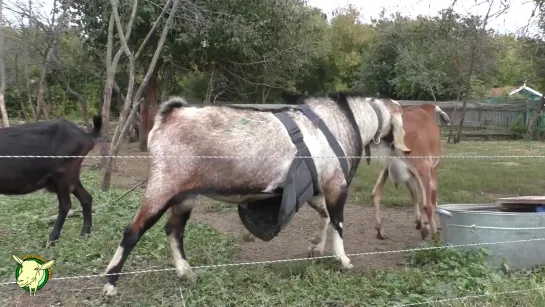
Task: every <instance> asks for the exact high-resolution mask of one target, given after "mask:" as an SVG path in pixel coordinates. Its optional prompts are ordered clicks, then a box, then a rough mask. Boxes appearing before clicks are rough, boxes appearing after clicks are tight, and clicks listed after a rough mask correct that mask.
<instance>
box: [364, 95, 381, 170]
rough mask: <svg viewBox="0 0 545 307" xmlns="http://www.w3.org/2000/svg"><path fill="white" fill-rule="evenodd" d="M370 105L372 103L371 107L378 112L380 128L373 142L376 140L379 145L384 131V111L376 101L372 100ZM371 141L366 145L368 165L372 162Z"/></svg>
mask: <svg viewBox="0 0 545 307" xmlns="http://www.w3.org/2000/svg"><path fill="white" fill-rule="evenodd" d="M369 105H371V107H372V108H373V110H374V111H375V113H376V114H377V119H378V129H377V132H375V136H374V137H373V142H375V144H377V145H378V144H379V143H380V138H379V136H380V133H381V132H382V124H383V119H382V113H381V112H380V109H379V108H378V106H377V105H376V104H375V103H374V101H370V102H369ZM377 140H378V141H377ZM370 143H371V142H369V143H367V145H365V160H367V165H369V164H370V163H371V147H370V145H369V144H370Z"/></svg>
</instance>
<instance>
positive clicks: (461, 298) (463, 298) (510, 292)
mask: <svg viewBox="0 0 545 307" xmlns="http://www.w3.org/2000/svg"><path fill="white" fill-rule="evenodd" d="M539 290H545V287H534V288H530V289H519V290H510V291H501V292H485V293H482V294H472V295H466V296H460V297H453V298H444V299H439V300H429V301H424V302H418V303H409V304H401V305H393V307H409V306H422V305H430V304H440V303H449V302H455V301H463V300H467V299H475V298H484V297H489V296H496V295H508V294H517V293H520V294H524V295H528V294H529V293H530V292H533V291H539Z"/></svg>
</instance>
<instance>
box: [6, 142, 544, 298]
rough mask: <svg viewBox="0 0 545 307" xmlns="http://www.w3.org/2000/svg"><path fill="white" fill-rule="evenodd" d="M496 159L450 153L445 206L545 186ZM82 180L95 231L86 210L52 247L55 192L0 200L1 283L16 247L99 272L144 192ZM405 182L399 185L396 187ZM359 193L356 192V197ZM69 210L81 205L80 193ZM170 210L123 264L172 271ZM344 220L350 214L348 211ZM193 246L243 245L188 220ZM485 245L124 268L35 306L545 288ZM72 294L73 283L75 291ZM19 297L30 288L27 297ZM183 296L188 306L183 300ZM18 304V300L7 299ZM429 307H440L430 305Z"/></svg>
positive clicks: (366, 185) (9, 275) (501, 147)
mask: <svg viewBox="0 0 545 307" xmlns="http://www.w3.org/2000/svg"><path fill="white" fill-rule="evenodd" d="M445 148H446V149H445V151H444V154H461V153H473V154H483V153H486V154H497V155H502V154H520V153H516V152H524V153H522V154H526V155H529V154H541V153H540V151H541V152H543V149H545V146H543V144H539V143H524V142H517V143H515V142H510V143H508V142H503V143H502V142H486V143H477V142H475V143H463V144H460V145H446V146H445ZM494 162H497V161H489V160H461V159H444V160H443V162H442V163H443V165H442V168H441V171H440V174H441V179H440V180H441V183H440V202H477V201H479V202H480V201H489V200H490V198H491V197H493V196H491V195H493V194H501V195H512V194H515V195H516V194H518V193H521V194H540V193H541V188H542V186H543V181H540V180H543V179H541V178H540V177H541V174H540V173H538V172H537V170H539V169H540V165H541V163H542V162H543V161H542V160H541V159H519V160H517V161H515V162H517V163H518V165H516V166H514V165H502V164H494ZM377 172H378V168H377V165H372V166H366V165H365V164H362V166H361V169H360V172H359V178H358V179H357V181H355V184H356V186H355V187H354V190H353V191H352V194H356V196H355V197H356V198H357V197H360V198H361V197H362V193H369V191H370V189H371V188H372V184H373V183H374V180H375V178H376V174H377ZM83 184H84V185H85V186H86V187H87V188H88V190H89V191H90V192H91V193H92V195H93V197H94V210H93V211H94V212H93V229H92V234H91V237H90V238H88V239H81V238H80V237H79V232H80V229H81V225H82V219H81V216H80V217H76V218H69V219H67V221H66V223H65V225H64V227H63V230H62V233H61V238H60V241H59V242H58V243H57V245H56V246H53V247H50V248H47V249H45V248H43V247H42V246H43V243H44V242H45V240H46V238H47V235H48V233H49V231H50V230H51V226H49V225H47V224H46V223H45V222H43V218H45V217H47V216H50V215H54V214H56V213H57V199H56V197H55V195H53V194H49V193H45V192H39V193H34V194H30V195H26V196H18V197H5V196H2V197H0V242H1V243H0V246H1V248H0V281H5V280H13V279H14V270H15V267H16V263H15V262H14V260H13V259H12V258H11V255H12V254H15V255H17V256H19V257H23V256H24V255H25V254H29V253H32V254H39V255H41V256H42V257H45V258H46V259H47V260H49V259H54V260H56V264H55V265H54V266H53V268H52V269H53V276H54V278H55V277H63V276H76V275H88V274H98V273H102V272H103V271H104V269H105V267H106V265H107V264H108V262H109V261H110V259H111V257H112V256H113V254H114V252H115V250H116V248H117V246H118V244H119V242H120V241H121V238H122V234H123V230H124V227H125V225H127V224H128V223H129V221H130V220H131V218H132V217H133V215H134V214H135V212H136V210H137V208H138V206H139V202H140V197H141V194H140V192H137V191H135V192H133V193H130V194H129V195H127V196H126V197H125V198H123V199H122V200H120V201H118V202H116V203H113V200H115V199H116V198H117V197H119V196H120V195H122V194H123V193H124V192H125V190H124V189H118V188H115V187H114V188H112V189H111V190H110V191H108V192H102V191H101V190H100V188H99V176H98V175H97V173H96V171H89V170H88V171H85V172H84V173H83ZM388 186H389V188H387V189H386V190H385V192H386V193H385V195H384V196H383V202H385V203H388V204H396V203H398V204H403V203H405V204H407V203H408V201H409V195H408V192H407V191H406V190H405V191H403V190H401V189H399V190H398V191H396V190H394V189H393V188H392V185H391V183H390V184H389V185H388ZM400 188H404V187H400ZM354 192H355V193H354ZM73 207H74V208H79V203H78V202H77V201H76V200H75V199H73ZM165 218H166V216H165V217H163V218H162V219H161V220H160V221H159V222H158V223H157V224H156V225H155V226H154V227H152V228H151V229H150V230H149V231H148V232H147V233H146V234H145V236H144V237H143V238H142V239H141V241H140V242H139V243H138V245H137V246H136V248H135V249H134V250H133V252H132V254H131V255H130V257H129V258H128V260H127V262H126V264H125V266H124V268H123V271H124V272H129V271H135V270H144V269H163V268H172V267H173V263H172V257H171V255H170V248H169V247H168V245H167V242H166V238H165V235H164V231H163V226H164V224H165ZM347 218H349V217H347ZM184 243H185V245H186V251H187V254H188V257H189V261H190V263H191V265H193V266H198V265H206V264H220V263H231V262H235V261H236V255H237V252H238V246H237V245H236V241H235V240H234V239H232V238H230V237H227V236H225V235H222V234H219V233H218V232H216V231H215V230H214V229H212V228H210V227H208V226H206V225H203V224H199V223H196V222H191V221H190V223H189V224H188V227H187V232H186V240H185V242H184ZM485 257H486V250H480V251H478V252H468V251H463V250H455V249H444V250H432V251H422V252H415V253H410V254H408V255H407V264H406V265H405V266H404V267H402V268H399V269H388V270H376V271H372V272H366V273H361V272H357V271H351V272H345V271H342V270H341V269H340V268H339V264H338V263H336V262H335V261H333V260H330V259H328V260H323V261H314V262H311V261H308V262H306V261H305V262H294V263H280V264H276V265H253V266H241V267H232V268H209V269H201V270H198V271H197V272H196V273H197V275H198V280H197V282H196V283H188V282H181V281H180V280H179V279H178V278H177V276H176V274H175V273H174V272H173V271H167V272H157V273H145V274H141V275H122V276H121V277H120V280H119V283H118V291H119V294H118V296H116V297H108V298H106V297H103V296H102V295H101V294H100V290H101V287H102V285H103V284H104V282H105V278H104V277H95V278H87V279H81V280H67V281H55V280H52V281H50V282H49V283H48V285H46V288H47V289H49V292H46V290H45V289H44V290H41V291H38V293H37V297H36V298H34V301H33V302H34V303H36V302H39V303H40V304H45V305H51V304H54V303H56V302H60V303H61V305H65V306H73V305H88V306H105V305H106V306H184V303H185V306H391V305H393V304H395V303H398V304H407V303H416V302H423V301H426V300H434V299H446V298H453V297H460V296H465V295H472V294H475V293H482V292H490V293H493V292H502V291H511V290H516V289H529V288H534V287H538V286H540V285H543V284H544V282H545V269H536V270H534V271H529V272H519V273H509V274H508V273H503V272H502V271H501V270H499V269H497V268H493V267H490V266H489V265H487V264H486V262H485V260H484V259H485ZM0 287H2V288H0V293H2V295H0V297H1V298H0V304H3V303H4V302H5V304H4V305H8V304H9V302H10V301H9V300H10V299H11V298H12V297H15V296H21V293H22V291H23V290H21V289H20V288H18V287H16V286H13V285H10V286H8V287H5V286H0ZM75 290H77V291H75ZM27 295H28V294H27V293H23V296H25V297H26V296H27ZM544 295H545V294H544V292H543V291H531V292H528V294H527V295H522V294H514V295H513V294H511V295H497V296H494V295H493V296H488V297H485V298H470V299H467V300H464V301H452V302H447V303H442V304H436V306H456V307H458V306H460V307H461V306H475V307H476V306H505V307H507V306H545V296H544ZM182 301H183V303H182ZM12 303H13V302H12ZM431 306H434V305H431Z"/></svg>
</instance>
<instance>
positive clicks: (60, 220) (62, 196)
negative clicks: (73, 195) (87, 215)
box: [45, 184, 72, 247]
mask: <svg viewBox="0 0 545 307" xmlns="http://www.w3.org/2000/svg"><path fill="white" fill-rule="evenodd" d="M56 192H57V199H58V201H59V214H58V215H57V220H56V221H55V226H53V230H51V233H49V238H48V240H47V243H46V245H45V246H46V247H49V246H53V245H55V241H57V240H58V239H59V237H60V235H61V229H62V226H63V225H64V221H65V220H66V215H68V211H69V210H70V208H71V207H72V201H71V200H70V191H69V190H68V186H67V185H61V184H59V185H58V186H57V188H56Z"/></svg>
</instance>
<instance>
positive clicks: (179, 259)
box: [165, 196, 197, 281]
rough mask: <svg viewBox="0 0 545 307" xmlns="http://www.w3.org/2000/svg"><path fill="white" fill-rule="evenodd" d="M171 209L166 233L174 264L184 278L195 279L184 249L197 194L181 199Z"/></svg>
mask: <svg viewBox="0 0 545 307" xmlns="http://www.w3.org/2000/svg"><path fill="white" fill-rule="evenodd" d="M180 201H181V202H180V203H178V204H175V205H173V206H172V207H171V209H170V216H169V218H168V221H167V224H166V225H165V233H166V235H167V240H168V243H169V244H170V249H171V251H172V258H174V265H175V267H176V272H177V273H178V276H179V277H180V278H181V279H183V280H189V281H195V280H196V278H197V275H196V274H195V273H194V272H193V271H192V270H191V267H190V266H189V262H187V257H186V255H185V251H184V231H185V226H186V224H187V221H188V220H189V217H190V216H191V210H192V209H193V207H194V206H195V196H191V197H188V198H187V199H185V200H182V199H180Z"/></svg>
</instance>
